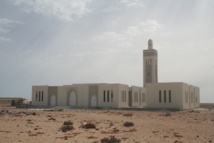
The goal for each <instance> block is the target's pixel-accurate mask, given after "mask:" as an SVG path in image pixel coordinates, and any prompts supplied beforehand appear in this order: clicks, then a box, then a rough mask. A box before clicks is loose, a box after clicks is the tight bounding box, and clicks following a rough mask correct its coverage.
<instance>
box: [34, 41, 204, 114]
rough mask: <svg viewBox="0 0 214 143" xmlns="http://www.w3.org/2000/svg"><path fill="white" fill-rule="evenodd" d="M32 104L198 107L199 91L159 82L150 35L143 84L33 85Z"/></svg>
mask: <svg viewBox="0 0 214 143" xmlns="http://www.w3.org/2000/svg"><path fill="white" fill-rule="evenodd" d="M32 105H33V106H37V107H65V106H66V107H70V108H94V107H100V108H148V109H175V110H184V109H192V108H197V107H199V105H200V91H199V87H196V86H193V85H190V84H187V83H184V82H158V52H157V50H155V49H153V42H152V40H151V39H150V40H149V41H148V49H145V50H143V87H139V86H131V87H130V86H128V85H125V84H119V83H85V84H72V85H63V86H48V85H39V86H32Z"/></svg>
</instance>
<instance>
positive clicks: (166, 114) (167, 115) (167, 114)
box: [164, 112, 172, 117]
mask: <svg viewBox="0 0 214 143" xmlns="http://www.w3.org/2000/svg"><path fill="white" fill-rule="evenodd" d="M171 115H172V114H171V113H170V112H166V113H165V114H164V116H166V117H169V116H171Z"/></svg>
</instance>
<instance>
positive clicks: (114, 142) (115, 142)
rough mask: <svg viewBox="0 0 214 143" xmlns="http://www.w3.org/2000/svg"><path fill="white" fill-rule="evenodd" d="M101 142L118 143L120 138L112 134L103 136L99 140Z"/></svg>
mask: <svg viewBox="0 0 214 143" xmlns="http://www.w3.org/2000/svg"><path fill="white" fill-rule="evenodd" d="M100 141H101V143H120V142H121V140H120V139H117V138H115V137H114V136H110V137H109V138H103V139H101V140H100Z"/></svg>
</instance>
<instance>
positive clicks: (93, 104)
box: [91, 95, 97, 107]
mask: <svg viewBox="0 0 214 143" xmlns="http://www.w3.org/2000/svg"><path fill="white" fill-rule="evenodd" d="M96 106H97V97H96V95H93V96H92V97H91V107H96Z"/></svg>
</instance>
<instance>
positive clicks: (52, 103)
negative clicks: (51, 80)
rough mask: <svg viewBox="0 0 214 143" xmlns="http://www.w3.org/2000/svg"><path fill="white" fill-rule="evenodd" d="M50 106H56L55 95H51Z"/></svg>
mask: <svg viewBox="0 0 214 143" xmlns="http://www.w3.org/2000/svg"><path fill="white" fill-rule="evenodd" d="M51 106H56V96H55V95H52V96H51Z"/></svg>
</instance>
